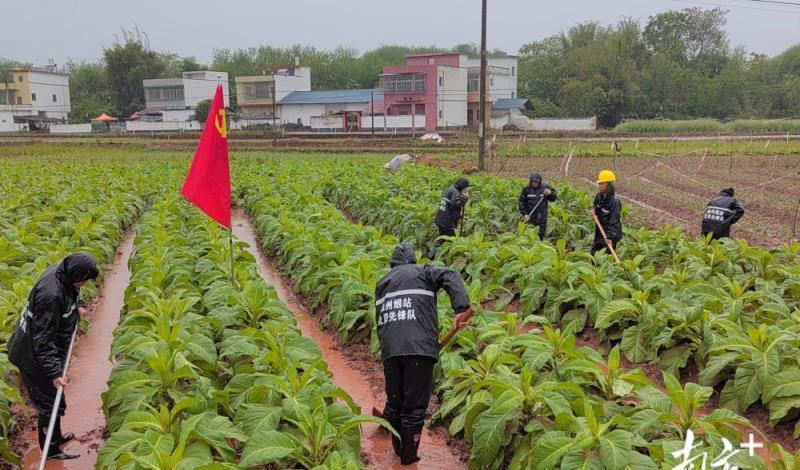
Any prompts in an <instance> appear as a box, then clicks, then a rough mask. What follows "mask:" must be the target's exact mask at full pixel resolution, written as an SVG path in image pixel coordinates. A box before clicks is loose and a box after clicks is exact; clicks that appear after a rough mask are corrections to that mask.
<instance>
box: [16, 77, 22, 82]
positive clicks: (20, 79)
mask: <svg viewBox="0 0 800 470" xmlns="http://www.w3.org/2000/svg"><path fill="white" fill-rule="evenodd" d="M17 81H18V82H20V83H22V75H20V76H18V77H17Z"/></svg>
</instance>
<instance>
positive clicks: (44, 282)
mask: <svg viewBox="0 0 800 470" xmlns="http://www.w3.org/2000/svg"><path fill="white" fill-rule="evenodd" d="M98 274H99V271H98V269H97V263H95V261H94V259H93V258H92V257H91V256H89V255H88V254H86V253H75V254H73V255H70V256H67V257H66V258H64V260H63V261H62V262H61V263H60V264H57V265H53V266H50V267H49V268H47V270H45V272H44V274H42V276H41V277H40V278H39V280H38V281H37V282H36V285H34V286H33V289H31V292H30V294H29V295H28V305H27V306H26V307H25V309H24V310H23V311H22V315H21V317H20V321H19V324H18V325H17V328H16V330H15V331H14V334H13V335H12V336H11V339H10V340H9V342H8V358H9V360H10V361H11V363H12V364H14V365H15V366H17V367H18V368H19V370H20V371H21V372H23V373H25V374H28V375H31V376H36V377H41V378H47V379H49V380H53V379H55V378H57V377H60V376H61V375H62V373H63V370H64V360H65V359H66V356H67V348H68V347H69V341H70V339H71V338H72V332H73V331H74V330H75V325H76V324H77V322H78V307H79V306H80V305H81V304H82V302H81V301H80V299H79V296H78V294H79V292H78V289H76V288H75V286H74V284H76V283H79V282H82V281H86V280H89V279H94V278H96V277H97V275H98Z"/></svg>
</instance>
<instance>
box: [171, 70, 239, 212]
mask: <svg viewBox="0 0 800 470" xmlns="http://www.w3.org/2000/svg"><path fill="white" fill-rule="evenodd" d="M181 194H182V195H183V197H185V198H186V199H187V200H188V201H189V202H191V203H192V204H194V205H195V206H197V207H198V208H199V209H200V210H202V211H203V212H205V213H206V214H207V215H208V216H209V217H211V218H212V219H214V220H216V221H217V222H219V223H220V224H221V225H222V226H224V227H225V228H231V169H230V166H229V164H228V124H227V120H226V118H225V103H224V101H223V98H222V85H218V86H217V92H216V93H215V94H214V101H213V102H212V103H211V110H210V111H209V113H208V119H207V120H206V126H205V127H204V128H203V134H202V135H201V136H200V142H198V143H197V151H195V153H194V159H193V160H192V166H191V168H189V174H188V175H187V176H186V182H184V183H183V188H181Z"/></svg>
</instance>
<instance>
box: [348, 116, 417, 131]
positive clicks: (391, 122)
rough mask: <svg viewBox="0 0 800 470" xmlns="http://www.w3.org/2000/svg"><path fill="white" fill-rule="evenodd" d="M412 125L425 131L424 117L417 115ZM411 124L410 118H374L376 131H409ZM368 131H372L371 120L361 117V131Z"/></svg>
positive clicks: (368, 117)
mask: <svg viewBox="0 0 800 470" xmlns="http://www.w3.org/2000/svg"><path fill="white" fill-rule="evenodd" d="M413 123H414V127H415V128H417V129H425V115H424V114H418V115H416V116H414V117H413ZM411 124H412V117H411V116H375V129H376V130H378V129H380V130H384V129H386V130H393V129H411ZM370 129H372V118H371V117H370V116H361V130H362V131H367V130H370Z"/></svg>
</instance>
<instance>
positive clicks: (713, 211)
mask: <svg viewBox="0 0 800 470" xmlns="http://www.w3.org/2000/svg"><path fill="white" fill-rule="evenodd" d="M733 195H734V192H733V189H731V188H728V189H723V190H722V191H720V193H719V194H718V195H716V196H715V197H714V198H713V199H711V201H709V203H708V207H706V212H705V214H704V215H703V223H702V226H701V229H702V232H703V235H707V234H709V233H713V234H714V235H713V238H715V239H717V238H722V237H730V236H731V225H733V224H735V223H736V222H738V221H739V219H741V218H742V216H743V215H744V207H743V206H742V204H741V203H740V202H739V201H738V200H737V199H736V198H735V197H733Z"/></svg>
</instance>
